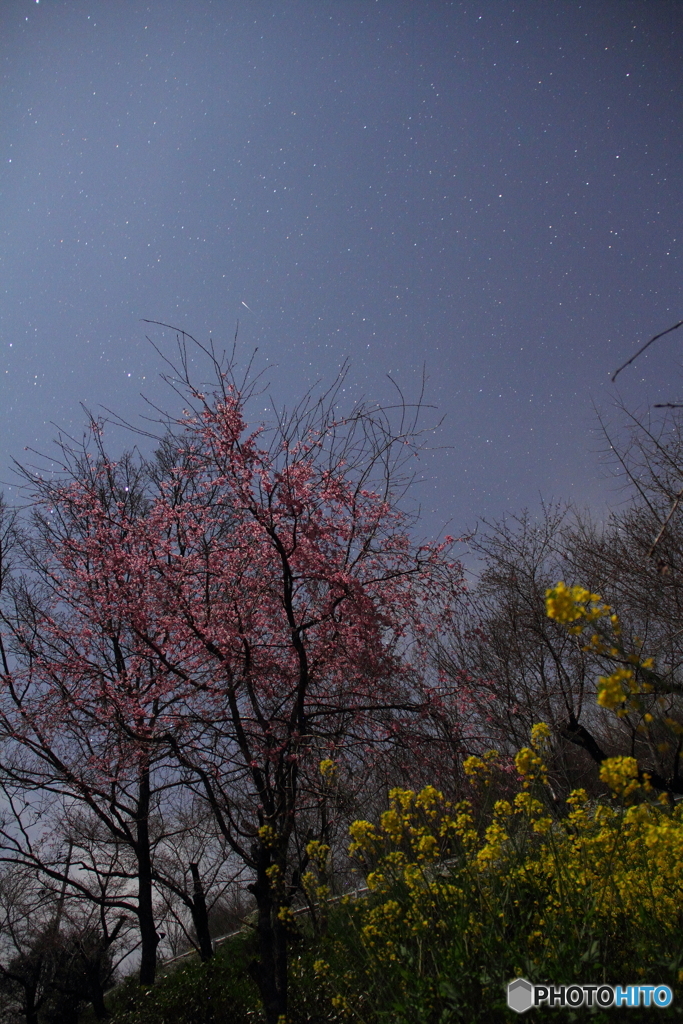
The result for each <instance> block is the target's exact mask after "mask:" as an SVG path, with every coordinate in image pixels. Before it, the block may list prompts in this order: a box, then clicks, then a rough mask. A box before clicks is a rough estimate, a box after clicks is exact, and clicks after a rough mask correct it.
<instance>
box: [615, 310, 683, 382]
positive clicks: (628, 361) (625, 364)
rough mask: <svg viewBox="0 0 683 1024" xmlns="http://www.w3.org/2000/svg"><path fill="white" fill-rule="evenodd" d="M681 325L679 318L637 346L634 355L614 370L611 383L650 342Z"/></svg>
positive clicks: (681, 321) (682, 321)
mask: <svg viewBox="0 0 683 1024" xmlns="http://www.w3.org/2000/svg"><path fill="white" fill-rule="evenodd" d="M681 325H683V320H679V321H678V323H677V324H674V325H673V327H667V329H666V330H665V331H660V332H659V334H655V336H654V338H650V340H649V341H646V342H645V344H644V345H643V347H642V348H639V349H638V351H637V352H636V354H635V355H634V356H631V358H630V359H627V360H626V362H625V363H623V364H622V365H621V366H620V367H619V369H618V370H616V371H615V373H614V375H613V377H612V383H613V384H614V382H615V380H616V379H617V377H618V375H619V374H620V373H621V371H622V370H625V369H626V367H627V366H630V365H631V363H632V362H633V361H634V359H637V358H638V356H639V355H640V354H641V353H642V352H644V351H645V349H646V348H649V347H650V345H651V344H652V342H653V341H657V338H663V337H664V335H665V334H669V333H670V332H671V331H675V330H676V329H677V328H678V327H681Z"/></svg>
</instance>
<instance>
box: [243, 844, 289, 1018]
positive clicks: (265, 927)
mask: <svg viewBox="0 0 683 1024" xmlns="http://www.w3.org/2000/svg"><path fill="white" fill-rule="evenodd" d="M253 854H254V859H255V860H256V865H257V866H256V881H255V882H253V883H252V884H251V885H249V886H248V889H249V891H250V892H251V893H253V895H254V897H255V899H256V907H257V911H258V921H257V925H256V933H257V936H258V948H259V954H260V959H259V960H258V961H254V962H253V963H252V964H251V965H250V974H251V975H252V977H253V978H254V981H255V982H256V984H257V985H258V989H259V993H260V996H261V1001H262V1002H263V1009H264V1012H265V1016H266V1024H278V1021H279V1020H280V1018H281V1017H286V1016H287V931H286V928H285V926H284V925H283V923H282V922H281V921H280V920H279V919H278V918H277V902H276V900H274V899H273V895H272V887H271V882H270V879H269V878H268V875H267V874H266V869H267V868H268V867H269V866H270V863H271V862H270V857H269V855H268V851H267V850H264V849H263V847H259V849H258V851H256V850H254V851H253Z"/></svg>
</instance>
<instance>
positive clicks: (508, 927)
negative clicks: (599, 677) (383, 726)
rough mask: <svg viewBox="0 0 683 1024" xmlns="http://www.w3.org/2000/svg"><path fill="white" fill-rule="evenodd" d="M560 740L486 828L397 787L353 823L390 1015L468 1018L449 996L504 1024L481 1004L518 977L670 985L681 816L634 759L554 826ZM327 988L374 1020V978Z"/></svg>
mask: <svg viewBox="0 0 683 1024" xmlns="http://www.w3.org/2000/svg"><path fill="white" fill-rule="evenodd" d="M591 600H593V596H591ZM549 736H550V730H549V729H548V727H547V726H546V725H545V724H544V723H541V724H540V725H538V726H536V727H535V728H534V730H533V732H532V735H531V739H530V745H529V747H526V748H524V749H523V750H521V751H519V753H518V755H517V757H516V759H515V763H516V766H517V770H518V774H519V778H518V783H517V792H516V793H515V792H512V793H509V799H507V798H505V799H498V800H495V801H494V802H493V806H492V807H491V808H490V809H489V810H488V811H487V812H486V813H485V815H484V816H483V818H482V817H481V815H480V813H479V812H478V811H477V809H476V807H477V802H476V800H472V801H470V800H463V801H460V802H450V801H449V800H447V799H446V798H445V797H444V795H443V794H442V793H441V792H440V791H439V790H437V789H436V788H435V787H433V786H428V787H426V788H425V789H423V790H421V791H419V792H415V791H412V790H409V789H394V790H392V791H391V793H390V798H389V808H388V810H387V811H385V812H384V814H382V815H381V817H380V819H379V822H378V823H377V824H373V823H371V822H368V821H357V822H355V823H354V825H353V826H352V828H351V835H352V843H351V852H352V855H353V856H354V858H356V860H358V861H360V863H361V864H362V865H363V868H364V870H365V873H366V878H367V884H368V887H369V889H370V896H369V898H368V899H365V900H359V901H356V903H355V904H354V906H353V907H351V909H350V912H351V913H352V915H353V918H354V920H355V924H356V927H357V934H358V936H359V939H360V948H361V949H362V950H364V955H365V957H366V960H365V967H364V970H365V971H366V972H369V975H372V977H373V978H374V984H375V985H377V984H378V981H377V979H378V978H383V979H385V982H386V986H387V989H386V993H385V998H386V999H389V1000H391V999H394V1000H395V1003H394V1004H392V1005H394V1006H395V1009H394V1010H393V1011H392V1013H393V1016H392V1019H395V1020H396V1021H404V1020H405V1021H408V1020H410V1019H411V1014H412V1019H414V1020H418V1019H419V1020H423V1019H424V1020H425V1021H427V1020H429V1021H431V1020H432V1019H433V1020H435V1021H436V1020H441V1019H443V1020H460V1019H461V1018H460V1017H459V1016H458V1014H457V1013H456V1011H455V1010H453V1016H446V1015H444V1016H443V1017H440V1016H439V1014H441V1013H444V1014H445V1009H444V1007H446V1008H447V1007H448V1006H450V1005H451V1003H449V999H451V1001H452V1005H453V1006H455V1005H460V1006H462V1007H463V1011H462V1012H463V1013H465V1012H466V1017H463V1018H462V1019H463V1020H464V1019H468V1020H472V1021H474V1020H478V1019H491V1020H493V1019H498V1018H496V1017H494V1016H492V1015H491V1016H489V1017H487V1016H486V1014H485V1013H484V1016H482V1017H481V1018H480V1017H479V1016H478V1015H477V1013H478V1012H479V1011H476V1012H475V1010H476V1006H479V1007H480V1009H481V1008H482V1007H485V1006H488V1007H489V1008H491V1007H493V1006H495V1005H496V1000H499V999H500V993H501V992H502V991H503V989H504V981H507V980H509V977H512V976H514V975H515V974H516V973H520V974H522V973H523V974H524V975H525V976H526V977H528V978H531V979H533V978H534V977H536V978H538V979H539V980H541V979H548V978H554V977H557V978H561V980H562V981H563V982H565V983H569V982H570V981H572V980H576V981H578V982H584V983H585V982H588V981H591V980H595V978H597V977H600V979H601V980H610V978H611V979H612V980H614V981H615V982H618V981H619V979H620V978H622V977H629V978H630V977H634V978H636V977H642V976H643V972H645V973H647V971H648V967H649V965H653V967H652V970H653V971H654V973H655V974H657V977H658V978H659V976H660V974H661V971H662V968H661V964H662V962H663V961H664V960H665V959H666V957H667V956H668V957H669V960H671V959H672V958H675V956H676V952H675V951H676V950H678V949H680V948H682V943H681V938H682V936H681V927H682V926H681V914H680V907H681V906H682V905H683V815H682V813H681V808H680V807H676V808H672V807H671V806H670V804H669V803H668V802H667V803H666V804H663V803H661V802H658V801H657V800H655V799H654V797H653V795H652V792H651V789H650V787H649V783H648V780H647V777H646V776H644V775H643V774H642V773H640V772H639V769H638V765H637V763H636V761H635V760H634V759H633V758H628V757H617V758H610V759H608V760H606V761H604V762H603V764H602V767H601V779H602V781H603V782H604V783H605V784H606V785H607V786H608V787H609V789H610V791H611V796H610V797H609V798H607V799H602V800H595V799H589V797H588V796H587V794H586V792H585V790H583V789H577V790H575V791H573V792H572V793H571V794H570V795H569V797H568V798H567V800H566V806H565V810H564V812H563V813H562V814H560V815H558V814H557V813H556V810H555V811H553V810H552V799H551V798H550V794H549V791H548V790H547V787H546V781H547V769H546V765H545V763H544V757H543V752H544V749H545V747H546V746H547V743H548V740H549ZM497 764H500V759H499V758H498V757H497V755H495V754H493V755H488V756H487V757H483V758H479V759H469V765H468V767H469V775H470V778H472V779H473V780H474V782H475V784H476V783H477V782H478V781H481V778H482V777H483V778H484V781H486V780H490V779H491V778H492V777H493V775H494V773H495V770H496V765H497ZM508 788H509V787H508ZM679 959H681V960H683V957H680V958H679ZM494 965H498V966H494ZM674 966H675V971H674V975H673V977H672V979H671V981H672V983H673V981H675V980H676V978H677V972H678V969H679V968H680V966H681V964H680V963H678V961H677V962H676V964H675V965H674ZM636 971H637V972H638V973H636ZM318 972H319V973H321V968H320V967H319V968H318ZM499 975H500V976H499ZM653 976H654V974H653ZM385 982H384V981H383V982H382V984H385ZM326 984H328V985H330V986H332V987H331V989H330V992H332V990H333V989H334V990H335V993H336V996H338V997H339V999H340V1000H341V998H342V997H343V998H344V999H345V1000H346V1003H345V1004H344V1005H345V1007H346V1009H345V1011H344V1014H343V1015H342V1016H343V1017H344V1018H345V1019H357V1020H361V1019H365V1018H364V1017H363V1014H362V1013H361V1009H362V1007H361V1003H362V1004H363V1005H366V1003H367V999H368V998H369V996H368V995H367V992H369V991H370V987H368V986H369V982H368V986H366V987H365V988H363V986H361V987H360V988H361V991H362V992H365V993H366V994H364V995H363V994H361V995H358V994H357V995H356V996H354V995H353V993H352V992H350V991H349V990H345V987H344V985H343V984H340V983H339V979H335V978H334V977H333V976H331V975H329V974H327V975H326ZM335 985H336V989H335ZM449 985H450V986H451V987H452V986H453V985H454V986H455V987H456V988H457V989H458V991H457V994H456V995H453V993H451V996H448V992H449V991H450V989H449ZM358 991H359V988H358V986H357V985H356V993H358ZM444 993H445V994H444ZM411 999H414V1000H418V999H419V1007H420V1013H422V1016H419V1017H418V1016H417V1015H416V1014H417V1010H416V1009H415V1007H416V1006H417V1003H415V1004H413V1003H411ZM354 1000H355V1001H354ZM359 1000H360V1002H359ZM363 1000H365V1003H363ZM468 1000H469V1001H468ZM335 1005H336V1006H337V1008H340V1007H341V1006H342V1003H341V1001H339V1002H337V1003H336V1004H335ZM411 1006H412V1007H413V1008H412V1010H411V1009H410V1007H411ZM466 1006H467V1007H469V1009H467V1011H465V1009H464V1007H466ZM396 1007H398V1009H396ZM425 1007H427V1008H429V1007H431V1008H432V1009H433V1014H434V1016H433V1017H432V1016H430V1013H431V1012H432V1011H431V1010H430V1011H429V1012H427V1011H425ZM399 1011H400V1012H399ZM458 1012H460V1011H458ZM483 1012H484V1011H483V1010H482V1013H483ZM402 1014H403V1015H402ZM467 1015H469V1016H467ZM500 1019H501V1020H502V1019H504V1017H503V1016H501V1018H500Z"/></svg>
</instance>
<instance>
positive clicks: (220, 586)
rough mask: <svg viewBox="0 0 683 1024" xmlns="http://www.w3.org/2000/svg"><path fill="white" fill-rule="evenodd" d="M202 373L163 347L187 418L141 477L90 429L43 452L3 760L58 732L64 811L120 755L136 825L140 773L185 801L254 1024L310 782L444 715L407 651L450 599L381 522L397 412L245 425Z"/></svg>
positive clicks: (307, 412)
mask: <svg viewBox="0 0 683 1024" xmlns="http://www.w3.org/2000/svg"><path fill="white" fill-rule="evenodd" d="M183 341H185V339H183ZM199 347H200V348H201V346H199ZM203 351H204V352H205V353H206V351H207V350H203ZM208 354H209V356H210V357H211V360H212V366H213V370H214V371H215V380H214V383H213V385H211V387H210V388H200V387H198V386H195V385H194V384H193V383H192V380H191V379H190V374H189V372H188V359H187V350H186V349H185V348H183V347H181V359H180V363H179V367H178V366H177V367H175V368H174V371H173V375H172V377H171V381H172V383H173V385H174V386H175V387H176V389H177V390H179V391H180V392H181V393H182V395H183V397H184V401H185V403H186V406H187V408H186V412H185V413H184V414H183V415H182V416H181V417H178V418H175V419H174V418H172V417H168V416H167V417H165V419H164V432H163V436H162V437H160V439H159V446H158V452H157V457H156V459H155V460H152V461H145V460H143V459H142V458H139V459H137V460H136V459H135V458H134V457H133V456H128V457H127V458H124V459H122V460H119V461H118V462H117V461H116V460H114V459H112V458H111V457H110V456H109V455H107V453H106V451H105V449H104V446H103V441H102V438H101V425H100V424H98V423H96V422H92V423H91V431H90V439H89V443H86V444H85V445H84V446H83V448H82V449H80V450H79V452H78V453H77V454H75V453H74V450H73V448H71V449H69V448H66V447H65V448H64V449H63V451H64V456H65V457H64V473H63V474H62V477H61V478H59V479H57V478H52V479H50V480H45V479H41V478H38V477H36V476H35V475H34V476H33V477H32V479H31V483H32V486H33V501H34V503H35V507H36V517H37V518H35V520H34V521H35V522H36V523H37V526H36V528H35V530H34V541H33V545H34V546H33V548H31V546H30V545H28V546H26V545H25V547H26V550H29V551H31V552H32V553H33V573H34V574H35V575H37V576H38V577H39V578H40V580H41V588H42V589H41V591H40V594H39V595H38V597H36V598H35V599H32V600H31V601H28V599H27V598H26V597H25V595H26V594H27V592H28V590H27V585H26V584H25V585H24V590H23V591H22V595H24V596H23V597H22V599H23V600H25V601H26V602H27V607H28V609H29V611H28V612H26V611H24V610H23V609H22V608H21V607H20V606H19V605H17V606H16V607H17V608H18V612H17V611H16V610H15V614H14V618H12V619H11V624H12V638H13V643H14V657H15V659H16V661H17V667H16V668H15V667H11V666H10V665H9V664H8V665H6V667H5V676H4V681H3V686H4V695H5V696H4V698H3V699H4V701H5V703H6V702H7V700H9V701H10V703H12V704H13V707H14V709H16V711H14V710H13V715H14V718H12V722H13V723H14V724H13V725H12V727H11V728H12V729H13V731H14V737H15V739H16V740H17V741H18V742H19V743H20V744H22V743H25V742H26V736H28V734H29V733H30V734H31V735H33V734H35V732H36V729H37V728H40V729H41V730H42V731H43V733H44V732H45V731H46V730H47V729H48V728H50V727H52V728H57V725H56V723H57V722H59V721H60V720H62V719H66V720H69V721H70V720H71V718H72V717H73V716H75V718H76V719H77V720H79V721H82V723H83V730H84V733H83V735H84V736H85V730H86V728H87V730H88V733H87V735H88V736H89V737H90V736H92V735H93V734H94V733H97V734H98V735H100V736H101V741H100V742H101V745H100V746H99V747H97V749H95V748H94V746H93V744H92V743H91V742H88V743H85V741H84V740H82V741H81V742H79V743H78V744H76V745H75V746H74V747H73V748H72V751H71V754H67V752H66V751H65V752H64V754H63V755H61V754H60V757H62V758H63V760H62V762H61V763H62V764H63V765H64V766H66V767H65V768H64V771H63V777H64V778H68V785H69V787H71V789H72V790H73V791H74V792H76V791H77V790H78V789H79V786H80V785H81V782H80V779H81V778H82V771H83V766H84V765H85V764H87V765H88V766H89V770H92V771H94V772H95V773H96V774H97V776H98V778H101V779H102V780H103V782H102V785H104V780H106V779H107V778H108V777H111V778H115V777H117V772H118V771H119V770H120V769H119V765H120V760H121V758H122V754H121V749H122V745H123V746H125V749H126V755H125V757H126V759H127V763H128V765H129V767H130V770H131V771H132V772H133V774H134V775H135V778H136V780H137V785H138V787H139V790H138V796H137V798H136V799H137V801H138V805H139V804H140V802H141V801H144V800H147V801H148V803H149V800H150V798H151V797H150V790H149V779H150V777H151V773H152V772H155V773H156V776H157V779H158V780H159V781H158V784H159V785H160V786H162V787H163V786H164V785H168V786H172V785H175V784H176V782H177V780H179V779H182V780H183V784H185V785H187V786H189V787H190V788H191V789H192V791H193V792H194V793H196V794H199V795H201V796H202V798H203V799H204V800H205V801H206V803H207V804H208V806H209V807H210V809H211V811H212V813H213V815H214V818H215V821H216V823H217V826H218V828H219V829H220V831H221V833H222V835H223V837H224V839H225V841H226V842H227V844H228V845H229V847H230V849H231V850H232V851H233V853H234V854H235V855H237V857H239V858H240V859H241V861H242V862H243V864H244V865H246V866H247V868H248V869H249V870H250V871H251V874H252V881H251V884H250V885H249V889H250V891H251V892H252V894H253V896H254V898H255V901H256V905H257V910H258V922H257V936H258V949H259V957H258V960H256V961H255V962H254V964H253V965H252V970H253V975H254V978H255V980H256V982H257V984H258V986H259V990H260V993H261V997H262V1000H263V1004H264V1009H265V1014H266V1020H267V1021H268V1024H275V1022H276V1021H278V1020H279V1019H280V1018H281V1017H282V1016H283V1015H285V1014H286V1009H287V947H288V939H289V936H290V935H291V933H292V930H293V928H294V920H293V917H292V913H291V909H290V905H291V902H292V899H293V897H294V895H295V893H296V891H297V888H298V887H299V885H300V873H301V867H302V865H301V858H300V857H298V858H297V856H296V855H295V851H296V850H297V849H298V850H299V851H301V850H302V849H305V847H306V843H305V841H304V842H302V838H301V836H300V834H299V832H298V829H299V821H300V819H301V817H302V815H303V814H304V811H305V810H306V809H307V808H308V809H310V806H311V799H312V798H311V797H310V793H312V792H318V789H319V768H318V766H319V764H320V762H321V761H326V762H332V763H333V764H334V763H341V762H344V764H345V765H347V766H349V765H350V766H353V767H355V769H356V770H358V771H363V770H364V767H365V766H367V764H368V760H369V759H370V758H371V757H372V756H373V754H374V755H375V756H376V752H377V751H380V752H382V751H386V750H387V749H388V748H390V747H392V746H393V747H396V746H400V745H402V744H403V746H404V749H406V750H407V749H413V750H415V749H416V748H418V747H419V744H420V740H419V737H420V736H421V737H422V741H423V742H426V741H428V740H430V739H431V740H433V741H435V737H434V734H433V732H430V729H429V721H430V714H431V712H432V710H433V708H434V706H435V704H437V703H438V702H439V701H443V700H444V699H445V695H444V694H443V693H437V692H436V690H435V688H433V687H432V688H428V687H426V686H425V685H424V682H423V680H422V679H421V677H420V674H419V673H418V672H416V671H415V658H414V657H413V658H409V657H408V654H409V653H410V652H411V651H414V650H415V649H417V647H418V646H419V644H420V642H421V640H422V639H423V638H424V637H425V636H426V635H427V634H429V633H430V632H433V631H434V630H435V629H438V628H439V627H440V625H442V624H443V623H444V622H446V621H447V620H448V618H449V614H450V610H451V608H452V604H453V602H454V601H455V600H456V599H457V596H458V591H459V588H460V586H461V582H460V577H459V575H458V574H457V573H454V571H453V565H452V563H449V562H448V560H447V552H446V545H445V544H441V545H431V544H422V545H416V544H415V543H414V542H413V540H412V535H411V527H412V526H413V520H412V518H411V516H409V515H408V514H407V513H405V512H403V511H402V510H401V499H402V496H403V493H404V491H405V488H406V485H407V476H406V464H407V462H409V460H411V459H412V458H413V456H414V454H415V453H416V450H417V448H418V447H419V439H418V432H417V430H416V422H415V419H414V418H411V416H410V415H409V409H408V407H407V406H406V404H405V403H403V402H399V404H398V407H397V409H396V410H394V411H392V410H387V409H382V408H379V407H369V406H366V405H363V406H360V405H357V406H356V407H355V408H354V409H353V411H352V412H351V413H350V414H348V415H345V416H344V415H341V414H340V413H339V412H338V411H337V399H338V397H339V393H338V389H337V390H335V389H333V390H332V391H331V392H328V393H327V394H326V395H324V396H323V397H322V398H320V399H318V400H316V399H314V398H313V397H312V396H310V395H309V396H308V397H307V398H305V399H304V401H303V402H302V403H301V404H300V405H299V406H297V407H296V408H295V409H294V411H293V412H292V413H291V414H289V415H286V414H282V415H281V416H279V417H278V418H277V421H276V423H275V425H274V426H273V427H272V428H270V429H267V428H266V427H264V426H261V427H255V428H254V427H250V426H249V423H248V418H247V416H248V403H249V399H250V398H252V397H253V396H254V395H255V393H256V391H255V389H254V388H253V387H251V388H250V387H249V386H248V385H245V384H244V382H242V384H241V385H240V384H238V383H237V382H236V380H235V377H234V375H233V373H232V369H231V367H230V366H229V365H228V366H224V365H222V364H221V363H219V361H218V360H216V359H215V358H214V357H213V353H212V352H208ZM126 481H128V482H126ZM36 531H37V532H36ZM437 598H438V600H437ZM434 609H437V610H436V611H434ZM36 637H40V643H38V642H37V641H36ZM105 663H106V665H107V670H106V671H103V664H105ZM17 716H18V717H17ZM7 721H8V727H7V731H10V730H9V721H10V719H9V718H8V719H7ZM48 723H52V726H50V725H48ZM86 723H87V726H86ZM22 730H23V732H22ZM98 730H100V732H99V733H98ZM53 740H54V737H53V739H51V740H50V744H53ZM33 742H34V741H33V740H31V741H30V743H29V746H30V745H31V743H33ZM32 749H33V748H32ZM69 757H75V759H76V762H77V766H78V770H77V771H75V770H74V768H73V766H71V764H69V763H68V762H69ZM172 765H174V766H175V768H173V767H172ZM60 770H61V769H60ZM314 779H315V780H316V781H315V782H314ZM145 787H147V788H146V789H145ZM143 790H144V794H145V795H143ZM93 809H94V810H95V813H101V812H98V811H97V808H93ZM131 820H134V821H135V822H136V826H137V827H138V828H140V827H143V825H144V820H145V816H144V815H142V814H141V813H138V812H134V813H133V814H132V816H131ZM309 834H310V833H309ZM304 840H305V837H304ZM128 841H129V843H130V845H131V849H133V850H134V851H135V853H136V856H138V858H140V856H142V853H141V852H140V851H141V850H142V847H140V849H138V846H136V845H135V842H134V841H133V839H132V838H129V840H128ZM136 841H137V840H136ZM138 845H139V844H138ZM148 845H149V844H144V843H143V844H142V846H144V848H145V849H146V848H148ZM143 874H144V876H145V878H146V879H147V878H148V879H149V881H150V883H151V878H152V869H151V867H150V868H149V870H148V869H147V867H146V866H145V870H144V871H141V873H140V876H141V877H142V875H143ZM141 900H142V897H141ZM146 900H147V902H146V905H149V899H147V898H146ZM141 931H142V918H141ZM144 941H145V939H144V935H143V947H144ZM149 945H150V943H149V942H148V946H149Z"/></svg>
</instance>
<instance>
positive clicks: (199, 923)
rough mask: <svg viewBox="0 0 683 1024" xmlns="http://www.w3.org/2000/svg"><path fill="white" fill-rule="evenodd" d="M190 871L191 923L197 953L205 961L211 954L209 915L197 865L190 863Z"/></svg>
mask: <svg viewBox="0 0 683 1024" xmlns="http://www.w3.org/2000/svg"><path fill="white" fill-rule="evenodd" d="M190 871H191V873H192V882H193V887H194V892H193V896H192V906H191V910H192V923H193V924H194V928H195V931H196V932H197V941H198V942H199V955H200V956H201V958H202V960H203V961H205V962H206V961H207V960H210V959H211V957H212V956H213V943H212V942H211V933H210V931H209V915H208V913H207V910H206V898H205V896H204V889H203V888H202V882H201V879H200V877H199V865H198V864H190Z"/></svg>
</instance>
